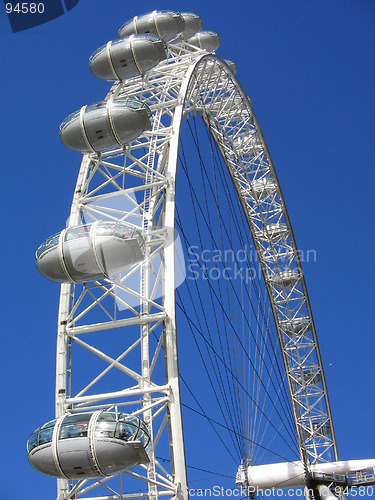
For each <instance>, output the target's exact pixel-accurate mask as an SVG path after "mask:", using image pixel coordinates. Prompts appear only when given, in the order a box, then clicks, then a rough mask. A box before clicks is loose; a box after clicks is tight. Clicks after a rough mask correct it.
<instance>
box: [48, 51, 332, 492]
mask: <svg viewBox="0 0 375 500" xmlns="http://www.w3.org/2000/svg"><path fill="white" fill-rule="evenodd" d="M121 96H133V97H136V98H138V99H140V100H141V101H143V102H145V103H146V104H147V105H148V106H149V107H150V108H151V110H152V113H153V126H152V129H151V130H149V131H147V132H146V133H144V134H143V135H142V136H141V137H140V138H138V139H137V140H135V141H133V142H132V143H130V144H129V145H127V146H126V148H121V147H120V146H119V147H118V148H117V149H113V150H111V151H107V152H105V153H103V154H85V155H84V157H83V160H82V164H81V168H80V171H79V175H78V181H77V185H76V188H75V193H74V197H73V202H72V208H71V215H70V219H69V226H73V225H76V224H79V223H82V222H84V221H87V222H88V221H92V220H103V219H104V220H123V221H127V222H130V223H133V224H135V225H137V226H138V227H139V228H141V229H142V231H143V234H144V237H145V241H146V259H145V260H144V261H143V262H142V263H140V264H138V265H136V266H133V267H132V268H131V269H130V270H128V271H126V272H124V273H123V274H122V275H121V276H117V277H116V278H115V279H103V280H98V281H95V282H91V283H87V284H84V285H79V284H73V285H71V284H63V285H62V286H61V294H60V307H59V318H58V340H57V373H56V416H57V417H59V416H61V415H64V414H65V413H66V412H70V413H74V412H80V411H90V410H99V409H104V410H106V409H114V408H115V409H121V411H127V412H129V413H133V414H136V415H140V416H141V417H142V418H143V419H144V420H145V422H146V424H147V426H148V429H149V432H150V435H151V443H152V445H151V450H150V451H149V458H150V462H149V464H147V465H143V466H140V467H139V468H138V469H139V470H136V471H135V470H134V471H129V472H127V473H126V476H125V479H122V478H123V476H122V475H120V476H118V483H116V484H114V482H113V481H109V482H108V478H104V479H102V480H90V481H89V480H82V481H76V482H74V483H73V482H71V481H69V480H68V479H67V478H66V479H61V480H58V498H59V500H62V499H68V498H96V499H98V498H134V497H142V496H148V497H150V498H157V497H158V496H169V497H178V498H186V496H187V483H186V466H185V457H184V440H183V429H182V420H181V408H180V394H179V372H178V358H177V339H176V319H175V248H174V246H175V240H174V238H175V236H174V224H175V222H174V220H175V180H176V166H177V157H178V144H179V132H180V125H181V121H182V118H183V117H184V116H187V115H188V114H189V113H196V112H198V113H199V114H201V116H202V117H203V119H204V121H205V123H206V125H207V127H208V128H209V130H210V132H211V134H212V136H213V138H214V140H215V142H216V143H217V145H218V147H219V149H220V151H221V153H222V155H223V158H224V160H225V163H226V165H227V167H228V170H229V172H230V175H231V177H232V179H233V182H234V185H235V186H236V189H237V192H238V196H239V198H240V200H241V203H242V207H243V210H244V212H245V215H246V217H247V220H248V224H249V229H250V231H251V234H252V237H253V239H254V242H255V246H256V249H257V252H258V257H259V260H260V263H261V267H262V271H263V274H264V278H265V282H266V286H267V289H268V292H269V296H270V300H271V304H272V309H273V314H274V317H275V321H276V324H277V328H278V335H279V340H280V343H281V347H282V351H283V359H284V363H285V368H286V372H287V377H288V385H289V390H290V394H291V400H292V406H293V412H294V418H295V424H296V430H297V436H298V441H299V446H300V453H301V458H302V459H303V461H304V462H305V463H306V464H309V463H318V462H321V461H329V460H332V459H333V458H337V452H336V443H335V437H334V431H333V425H332V417H331V412H330V406H329V401H328V396H327V388H326V383H325V378H324V373H323V368H322V363H321V357H320V353H319V348H318V344H317V339H316V333H315V327H314V322H313V318H312V314H311V308H310V303H309V299H308V295H307V290H306V285H305V280H304V276H303V272H302V268H301V263H300V259H299V254H298V251H297V247H296V243H295V239H294V236H293V232H292V228H291V225H290V221H289V217H288V214H287V211H286V207H285V203H284V199H283V196H282V194H281V191H280V187H279V183H278V180H277V177H276V173H275V170H274V167H273V164H272V161H271V157H270V154H269V151H268V149H267V145H266V142H265V140H264V137H263V135H262V132H261V130H260V127H259V125H258V122H257V120H256V117H255V115H254V112H253V110H252V106H251V102H250V100H249V98H248V97H247V96H246V94H245V93H244V91H243V90H242V88H241V86H240V84H239V83H238V81H237V79H236V78H235V76H234V75H233V73H232V72H231V71H230V69H229V67H228V66H227V65H226V63H225V62H224V61H222V60H221V59H220V58H218V57H216V56H215V55H213V54H208V53H207V52H206V51H204V50H201V49H197V48H196V47H193V46H191V45H189V44H187V43H185V42H180V43H175V44H173V43H172V44H169V57H168V59H167V60H166V61H164V62H162V63H160V64H159V65H158V66H157V67H156V68H155V69H153V70H152V71H150V72H149V73H148V74H147V75H145V76H143V77H139V78H135V79H131V80H127V81H123V82H116V83H115V84H114V85H113V86H112V88H111V89H110V91H109V93H108V95H107V97H106V99H112V98H116V97H121ZM116 349H117V350H116ZM94 359H95V360H97V361H95V362H94V361H93V360H94ZM108 387H110V389H108ZM165 443H167V445H166V444H165ZM168 445H169V451H170V468H169V470H166V467H165V464H162V463H161V462H160V460H158V458H157V457H158V456H159V455H158V450H159V448H160V449H162V450H163V452H162V453H165V449H166V448H168ZM126 478H132V479H137V480H139V481H140V483H142V481H143V483H144V484H145V485H146V486H147V488H146V491H144V492H136V493H130V492H129V491H128V490H127V487H126ZM129 480H130V479H129ZM98 488H101V491H103V489H104V490H105V491H106V494H105V495H104V494H103V493H98V494H96V493H95V492H96V491H97V490H98ZM98 491H99V490H98Z"/></svg>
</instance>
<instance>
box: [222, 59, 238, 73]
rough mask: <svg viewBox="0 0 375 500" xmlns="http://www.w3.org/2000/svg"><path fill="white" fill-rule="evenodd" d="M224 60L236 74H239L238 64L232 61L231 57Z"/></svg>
mask: <svg viewBox="0 0 375 500" xmlns="http://www.w3.org/2000/svg"><path fill="white" fill-rule="evenodd" d="M224 62H225V63H226V64H227V66H229V69H230V70H231V72H232V73H234V74H235V75H236V74H237V64H236V63H235V62H234V61H231V60H230V59H224Z"/></svg>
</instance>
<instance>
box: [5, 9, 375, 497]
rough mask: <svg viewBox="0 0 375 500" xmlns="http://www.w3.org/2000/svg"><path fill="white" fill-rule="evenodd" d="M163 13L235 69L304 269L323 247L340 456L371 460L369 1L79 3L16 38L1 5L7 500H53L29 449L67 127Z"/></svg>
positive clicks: (46, 405)
mask: <svg viewBox="0 0 375 500" xmlns="http://www.w3.org/2000/svg"><path fill="white" fill-rule="evenodd" d="M154 9H173V10H179V11H192V12H196V13H198V14H200V15H201V17H202V19H203V21H204V28H205V29H211V30H214V31H217V32H218V33H219V35H220V37H221V46H220V48H219V49H218V50H217V53H218V54H219V55H220V56H222V57H224V58H229V59H232V60H234V61H235V62H236V63H237V67H238V77H239V79H240V81H241V83H242V85H243V87H244V88H245V90H246V92H247V93H248V95H249V96H250V97H251V98H252V100H253V106H254V109H255V112H256V114H257V117H258V119H259V121H260V124H261V127H262V129H263V132H264V134H265V137H266V139H267V142H268V146H269V149H270V151H271V155H272V157H273V161H274V163H275V166H276V170H277V173H278V176H279V179H280V183H281V187H282V190H283V193H284V196H285V199H286V203H287V206H288V211H289V215H290V218H291V221H292V225H293V229H294V232H295V236H296V240H297V244H298V246H299V248H300V249H301V250H302V252H303V253H302V257H303V260H304V256H305V257H306V255H307V251H308V250H315V255H316V259H314V258H313V255H314V253H312V252H310V253H309V255H310V261H309V262H305V263H304V270H305V275H306V281H307V286H308V289H309V294H310V299H311V303H312V308H313V312H314V318H315V322H316V326H317V331H318V336H319V341H320V347H321V351H322V357H323V361H324V364H325V372H326V378H327V383H328V388H329V392H330V401H331V406H332V411H333V416H334V423H335V430H336V436H337V440H338V446H339V452H340V457H341V458H342V459H349V458H370V457H375V437H374V423H373V419H374V412H375V398H374V380H375V368H374V362H373V361H374V354H375V349H374V347H375V340H374V326H373V325H374V294H373V289H374V281H375V276H374V250H373V247H374V241H375V239H374V234H375V231H374V216H373V202H374V187H375V186H374V157H375V147H374V133H375V127H374V117H375V102H374V100H375V93H374V84H375V71H374V60H375V2H374V0H312V1H308V0H302V1H301V0H284V1H280V0H241V1H240V0H232V1H231V2H219V1H217V0H215V1H214V0H206V1H198V0H190V1H186V0H181V1H179V2H177V1H175V0H169V2H168V3H161V2H160V1H159V0H158V1H154V2H151V1H149V0H145V1H143V2H126V1H125V0H80V2H79V3H78V5H77V6H76V7H75V8H73V9H72V10H71V11H70V12H68V13H67V14H65V15H64V16H62V17H60V18H58V19H55V20H53V21H51V22H49V23H47V24H45V25H42V26H39V27H36V28H32V29H30V30H26V31H23V32H19V33H12V32H11V29H10V25H9V22H8V19H7V16H6V14H5V8H4V5H3V4H2V3H1V5H0V54H1V65H0V71H1V76H0V89H1V94H0V95H1V108H0V109H1V133H0V144H1V184H0V186H1V198H0V199H1V239H2V245H1V267H2V275H1V280H2V286H1V306H2V311H1V357H2V360H1V426H0V429H1V441H0V443H1V452H0V470H1V481H0V499H1V500H3V499H8V498H12V499H14V500H21V499H22V500H36V499H38V500H44V499H46V500H48V499H53V498H55V481H54V480H53V479H51V478H48V477H46V476H43V475H41V474H39V473H38V472H36V471H34V470H33V469H32V468H31V467H30V466H29V464H28V462H27V458H26V452H25V444H26V440H27V438H28V436H29V434H30V433H31V432H32V431H33V430H34V429H35V428H36V427H37V426H38V425H40V424H42V423H43V422H45V421H47V420H49V419H50V418H53V416H54V370H55V332H56V324H57V307H58V296H59V287H58V286H57V285H54V284H52V283H50V282H47V280H44V279H43V278H42V277H41V276H40V275H39V274H38V272H37V270H36V267H35V264H34V251H35V249H36V247H37V246H38V244H39V243H40V242H41V241H42V240H43V239H44V238H45V237H46V236H48V235H50V234H53V233H54V232H56V231H57V230H60V229H61V228H62V227H64V225H65V221H66V219H67V217H68V214H69V209H70V203H71V199H72V193H73V189H74V185H75V181H76V177H77V173H78V168H79V164H80V155H79V154H77V153H73V152H71V151H69V150H67V149H65V148H64V146H63V145H62V144H61V143H60V139H59V135H58V126H59V124H60V122H61V121H62V120H63V118H64V117H65V116H66V115H67V114H68V113H70V112H71V111H74V110H76V109H78V108H79V107H80V106H81V105H83V104H86V103H91V102H95V101H98V100H101V99H102V98H103V97H104V96H105V94H106V92H107V90H108V88H109V85H108V83H107V82H102V81H100V80H97V79H96V78H95V77H94V76H92V75H91V73H90V71H89V69H88V62H87V61H88V57H89V56H90V54H91V53H92V52H93V51H94V50H95V49H96V48H97V47H99V46H100V45H102V44H103V43H105V42H107V41H108V40H110V39H113V38H116V33H117V29H118V28H119V26H120V25H121V24H122V23H123V22H124V21H126V20H127V19H129V18H131V17H133V16H134V15H136V14H141V13H144V12H147V11H150V10H154ZM305 260H306V259H305ZM197 452H199V450H198V449H197ZM207 467H208V468H210V464H207Z"/></svg>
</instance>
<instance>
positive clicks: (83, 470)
mask: <svg viewBox="0 0 375 500" xmlns="http://www.w3.org/2000/svg"><path fill="white" fill-rule="evenodd" d="M149 443H150V436H149V433H148V430H147V427H146V424H145V423H144V422H143V420H141V419H140V418H139V417H134V416H132V415H129V414H126V413H115V412H105V411H96V412H85V413H73V414H66V415H64V416H63V417H60V418H57V419H54V420H51V421H49V422H47V423H45V424H43V425H41V426H40V427H38V428H37V429H36V430H35V431H34V432H33V433H32V434H31V436H30V437H29V439H28V441H27V455H28V459H29V462H30V464H31V465H32V466H33V467H34V468H35V469H37V470H38V471H40V472H43V473H44V474H47V475H49V476H54V477H60V478H65V479H85V478H93V477H103V476H110V475H112V474H117V473H118V472H121V471H125V470H129V469H132V468H133V467H135V466H136V465H139V464H145V463H148V462H149V458H148V455H147V450H148V447H149Z"/></svg>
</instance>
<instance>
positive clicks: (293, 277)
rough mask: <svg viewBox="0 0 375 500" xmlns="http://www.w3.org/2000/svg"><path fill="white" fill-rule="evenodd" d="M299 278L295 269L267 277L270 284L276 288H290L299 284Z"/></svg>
mask: <svg viewBox="0 0 375 500" xmlns="http://www.w3.org/2000/svg"><path fill="white" fill-rule="evenodd" d="M300 279H301V277H300V274H299V272H298V270H297V269H287V270H286V271H281V272H280V273H274V274H273V275H271V276H270V277H269V281H270V283H271V284H272V285H273V286H275V287H277V288H282V287H284V288H291V287H292V286H294V285H296V284H297V283H299V281H300Z"/></svg>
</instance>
